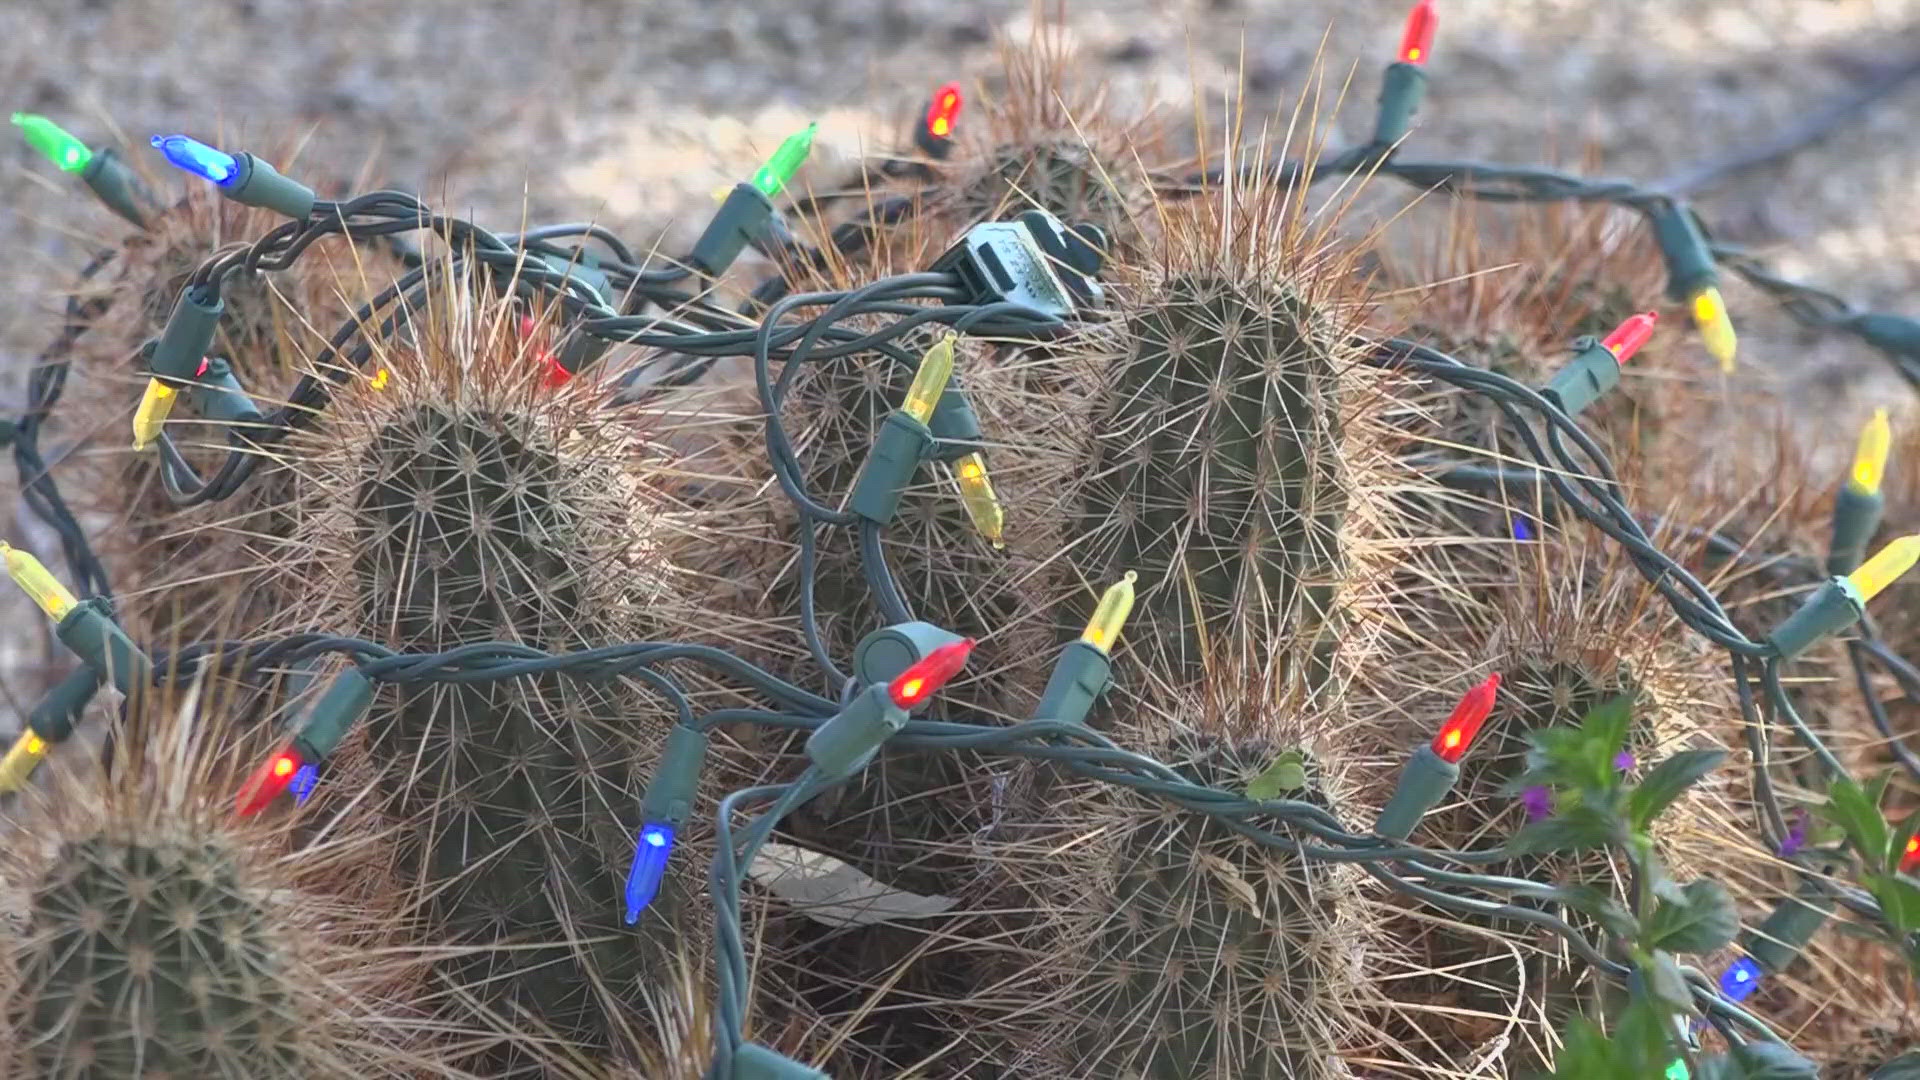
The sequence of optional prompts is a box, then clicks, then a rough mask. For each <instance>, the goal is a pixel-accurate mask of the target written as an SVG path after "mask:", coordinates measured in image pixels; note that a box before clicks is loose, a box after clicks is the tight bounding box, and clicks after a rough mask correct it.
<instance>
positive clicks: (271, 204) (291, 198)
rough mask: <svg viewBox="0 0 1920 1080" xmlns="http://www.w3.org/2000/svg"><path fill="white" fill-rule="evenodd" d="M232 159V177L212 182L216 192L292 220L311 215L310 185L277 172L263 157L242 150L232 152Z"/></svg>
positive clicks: (241, 203)
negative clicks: (234, 167) (224, 180)
mask: <svg viewBox="0 0 1920 1080" xmlns="http://www.w3.org/2000/svg"><path fill="white" fill-rule="evenodd" d="M233 160H234V164H235V165H236V166H237V168H238V171H237V172H235V173H234V176H233V179H232V180H229V181H228V182H226V183H224V184H216V185H214V186H215V187H217V188H219V190H220V194H222V195H225V196H226V197H227V198H229V199H232V200H233V201H234V202H237V203H239V204H240V205H242V206H257V207H259V208H261V209H262V210H271V211H273V212H274V213H276V214H280V215H282V216H284V217H289V218H292V219H293V220H295V221H305V220H307V219H308V218H309V217H311V216H313V203H314V194H313V189H312V188H310V187H308V186H307V185H305V184H302V183H300V182H299V181H298V180H290V179H288V178H287V177H285V176H282V175H280V170H278V169H275V168H274V167H273V166H272V165H271V164H269V163H268V162H267V161H266V159H264V158H258V157H255V156H254V155H252V154H248V153H244V152H243V153H239V154H235V155H233Z"/></svg>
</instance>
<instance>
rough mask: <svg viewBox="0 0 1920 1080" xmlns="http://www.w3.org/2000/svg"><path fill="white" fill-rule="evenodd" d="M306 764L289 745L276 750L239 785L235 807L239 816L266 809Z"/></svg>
mask: <svg viewBox="0 0 1920 1080" xmlns="http://www.w3.org/2000/svg"><path fill="white" fill-rule="evenodd" d="M304 764H306V762H305V761H303V760H302V759H301V757H300V755H299V753H297V752H296V751H294V750H293V749H292V748H291V747H289V748H286V749H282V750H278V751H276V752H275V753H274V755H273V756H272V757H270V758H268V759H267V761H266V764H264V765H262V766H260V767H259V768H258V769H255V770H254V771H253V775H252V776H250V777H248V778H247V782H246V783H245V784H242V785H241V787H240V799H239V803H238V806H237V809H238V810H239V812H240V816H241V817H247V816H250V815H252V814H257V813H259V812H260V811H262V810H264V809H266V806H267V804H268V803H270V802H272V801H273V800H275V799H277V798H279V797H280V794H281V792H284V791H286V790H287V787H288V785H290V784H292V783H293V777H294V774H295V773H298V772H299V771H300V766H302V765H304Z"/></svg>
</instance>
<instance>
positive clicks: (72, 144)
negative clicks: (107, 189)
mask: <svg viewBox="0 0 1920 1080" xmlns="http://www.w3.org/2000/svg"><path fill="white" fill-rule="evenodd" d="M13 122H14V124H15V126H17V127H19V129H20V134H21V135H22V136H24V137H25V138H26V140H27V145H28V146H31V147H33V148H34V149H35V150H38V151H40V152H41V153H42V154H45V155H46V158H47V160H48V161H51V162H53V163H54V164H55V165H58V166H60V169H61V171H62V172H70V173H77V172H79V171H80V170H82V169H84V168H86V167H87V162H89V161H92V160H93V151H92V150H89V149H87V144H86V143H83V142H81V141H80V140H79V139H76V138H74V137H73V136H72V135H69V134H68V133H67V131H66V129H64V128H62V127H61V126H60V125H59V124H56V123H54V122H53V121H51V120H49V119H47V118H46V117H44V116H36V115H34V114H33V113H14V114H13Z"/></svg>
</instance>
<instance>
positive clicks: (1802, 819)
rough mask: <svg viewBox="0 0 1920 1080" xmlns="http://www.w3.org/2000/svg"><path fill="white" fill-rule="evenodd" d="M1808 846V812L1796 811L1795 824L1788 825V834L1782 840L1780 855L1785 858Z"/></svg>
mask: <svg viewBox="0 0 1920 1080" xmlns="http://www.w3.org/2000/svg"><path fill="white" fill-rule="evenodd" d="M1806 846H1807V812H1806V811H1805V810H1799V811H1796V812H1795V813H1794V815H1793V824H1792V825H1790V826H1788V827H1787V835H1786V836H1784V837H1782V838H1781V840H1780V855H1781V857H1782V858H1785V857H1787V856H1789V855H1793V854H1795V853H1796V852H1798V851H1799V850H1800V849H1801V848H1803V847H1806Z"/></svg>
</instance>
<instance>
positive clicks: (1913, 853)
mask: <svg viewBox="0 0 1920 1080" xmlns="http://www.w3.org/2000/svg"><path fill="white" fill-rule="evenodd" d="M1917 867H1920V836H1909V837H1907V850H1905V851H1903V852H1901V853H1900V872H1901V873H1903V874H1911V873H1913V871H1914V869H1915V868H1917Z"/></svg>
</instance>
